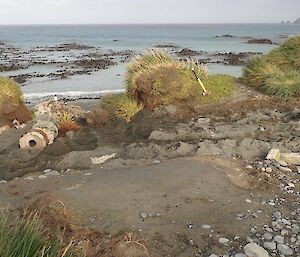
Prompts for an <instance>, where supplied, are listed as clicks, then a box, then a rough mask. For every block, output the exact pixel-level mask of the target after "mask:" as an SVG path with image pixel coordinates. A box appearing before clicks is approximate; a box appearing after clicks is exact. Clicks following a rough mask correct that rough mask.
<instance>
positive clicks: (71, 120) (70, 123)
mask: <svg viewBox="0 0 300 257" xmlns="http://www.w3.org/2000/svg"><path fill="white" fill-rule="evenodd" d="M57 124H58V131H59V134H60V135H63V134H65V133H67V132H68V131H78V130H79V129H80V126H79V125H78V124H77V122H76V119H75V117H74V116H73V115H72V114H71V113H68V112H64V113H63V114H62V115H61V116H60V117H59V119H58V121H57Z"/></svg>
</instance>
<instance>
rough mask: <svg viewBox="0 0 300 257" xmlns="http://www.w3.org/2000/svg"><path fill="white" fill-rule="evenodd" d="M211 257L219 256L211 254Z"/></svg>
mask: <svg viewBox="0 0 300 257" xmlns="http://www.w3.org/2000/svg"><path fill="white" fill-rule="evenodd" d="M209 257H218V255H216V254H211V255H209Z"/></svg>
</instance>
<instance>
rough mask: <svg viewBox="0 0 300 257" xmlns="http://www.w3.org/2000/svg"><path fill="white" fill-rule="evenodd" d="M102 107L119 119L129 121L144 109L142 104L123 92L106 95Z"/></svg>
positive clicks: (101, 103) (102, 100)
mask: <svg viewBox="0 0 300 257" xmlns="http://www.w3.org/2000/svg"><path fill="white" fill-rule="evenodd" d="M100 109H102V110H105V111H107V112H109V113H111V114H112V115H114V117H116V118H118V119H123V120H125V121H126V122H129V121H130V120H131V118H132V117H133V116H134V115H135V114H136V113H137V112H139V111H140V110H141V109H142V106H141V105H139V104H138V103H137V102H136V101H135V100H134V99H132V98H130V97H128V96H127V95H126V94H124V93H121V94H111V95H106V96H104V97H103V98H102V99H101V102H100Z"/></svg>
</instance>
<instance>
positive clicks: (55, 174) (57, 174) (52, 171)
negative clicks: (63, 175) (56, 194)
mask: <svg viewBox="0 0 300 257" xmlns="http://www.w3.org/2000/svg"><path fill="white" fill-rule="evenodd" d="M46 175H47V176H59V175H60V174H59V172H58V171H57V170H51V171H49V172H47V173H46Z"/></svg>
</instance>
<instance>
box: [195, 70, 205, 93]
mask: <svg viewBox="0 0 300 257" xmlns="http://www.w3.org/2000/svg"><path fill="white" fill-rule="evenodd" d="M192 71H193V73H194V75H195V77H196V79H197V81H198V82H199V84H200V86H201V88H202V90H203V95H208V91H207V90H206V88H205V86H204V85H203V83H202V81H201V79H200V78H198V76H197V74H196V72H195V69H194V68H192Z"/></svg>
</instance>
